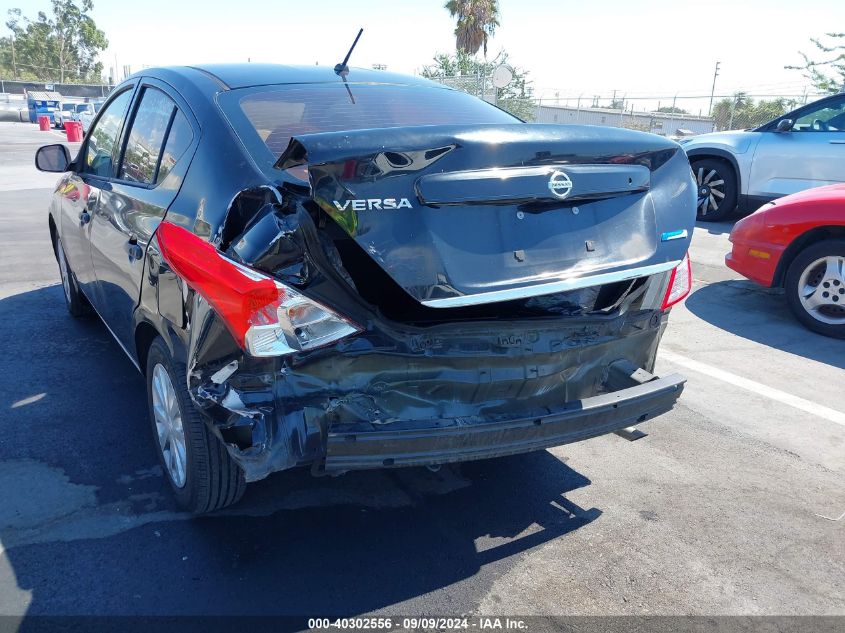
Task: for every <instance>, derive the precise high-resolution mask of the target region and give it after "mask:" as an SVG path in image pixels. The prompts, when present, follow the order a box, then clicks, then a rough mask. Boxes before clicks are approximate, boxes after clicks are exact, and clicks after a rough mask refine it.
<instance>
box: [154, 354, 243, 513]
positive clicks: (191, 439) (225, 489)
mask: <svg viewBox="0 0 845 633" xmlns="http://www.w3.org/2000/svg"><path fill="white" fill-rule="evenodd" d="M146 373H147V405H148V407H149V411H150V422H151V424H152V430H153V438H154V441H155V444H156V447H157V449H158V450H157V453H158V457H159V462H160V463H161V466H162V468H163V469H164V476H165V478H166V479H167V481H168V483H169V484H170V488H171V489H172V490H173V494H174V496H175V497H176V502H177V503H178V504H179V506H180V507H181V508H182V509H184V510H187V511H188V512H192V513H195V514H202V513H205V512H212V511H214V510H219V509H220V508H225V507H226V506H229V505H232V504H233V503H235V502H237V501H238V500H239V499H240V498H241V497H242V496H243V494H244V491H245V490H246V481H245V480H244V474H243V471H242V470H241V469H240V467H239V466H238V465H237V464H236V463H235V462H234V460H232V458H231V457H230V456H229V453H228V451H227V450H226V447H225V446H223V444H222V443H221V442H220V440H219V439H218V438H217V437H215V436H214V435H213V434H212V433H211V431H210V430H209V429H208V427H207V426H206V423H205V421H204V420H203V419H202V416H201V415H200V413H199V412H198V411H197V409H196V408H195V407H194V404H193V402H192V401H191V397H190V394H189V393H188V387H187V384H188V381H187V377H186V374H185V365H184V364H183V363H180V362H179V361H177V360H175V359H173V357H172V356H171V355H170V350H169V349H168V348H167V345H165V343H164V340H163V339H162V338H161V337H158V338H156V339H155V340H154V341H153V343H152V345H151V346H150V350H149V353H148V354H147V367H146Z"/></svg>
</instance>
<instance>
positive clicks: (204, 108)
mask: <svg viewBox="0 0 845 633" xmlns="http://www.w3.org/2000/svg"><path fill="white" fill-rule="evenodd" d="M239 77H240V78H241V79H238V78H239ZM352 77H354V79H355V80H356V81H364V82H365V81H381V82H384V81H388V82H389V81H400V80H399V79H396V78H395V77H388V76H387V75H386V74H384V73H381V72H375V71H363V70H361V71H359V70H354V71H353V73H352V74H351V77H350V78H352ZM288 81H291V82H305V83H307V82H311V81H340V80H339V79H338V78H337V77H336V76H333V75H332V74H330V73H329V72H327V71H326V70H324V69H288V68H285V67H277V66H265V67H260V66H258V65H251V66H250V65H247V66H238V67H228V68H227V67H207V68H205V69H194V68H180V69H157V70H151V71H145V72H144V74H143V75H142V76H140V77H136V78H132V79H130V80H129V81H128V82H127V83H125V84H124V86H122V87H129V89H132V90H135V91H137V89H138V86H139V85H141V84H143V83H144V82H149V83H150V84H152V85H156V86H157V87H159V88H160V89H162V90H164V92H165V93H166V94H168V95H169V96H171V98H173V99H174V101H176V103H177V105H178V106H179V107H180V108H182V109H183V112H184V113H185V114H186V115H188V116H189V119H190V121H191V124H192V126H193V128H194V132H195V133H194V142H193V145H192V146H191V149H190V151H189V152H188V153H187V154H188V155H187V156H186V157H184V158H183V159H182V161H181V162H180V165H179V166H178V167H179V171H178V172H177V175H178V183H177V182H176V177H174V181H173V182H172V183H170V184H169V185H168V186H165V187H161V186H160V187H159V188H152V189H149V188H145V190H144V191H140V189H139V188H136V187H133V186H132V185H129V184H127V183H121V182H118V181H116V180H115V179H99V180H98V181H96V182H94V181H93V180H92V179H91V178H89V177H86V176H85V175H81V174H78V173H72V174H70V175H69V176H66V177H65V178H63V179H62V181H60V183H59V187H58V188H57V191H62V190H63V189H62V188H63V187H65V188H66V189H67V190H68V191H76V192H77V196H76V200H72V198H73V197H74V196H73V195H70V196H67V195H65V196H64V201H63V204H65V203H67V205H68V208H67V211H66V212H65V213H63V214H62V216H61V218H59V217H57V210H56V209H55V204H54V205H53V207H51V218H52V219H51V222H53V223H54V224H55V226H57V227H60V228H59V229H58V232H59V234H60V235H61V237H62V238H63V240H65V238H66V236H67V235H71V233H72V231H74V230H77V229H81V231H82V233H81V235H82V237H86V234H85V231H89V232H90V231H91V229H90V228H86V226H87V225H83V226H78V224H79V219H78V216H80V215H82V213H84V207H85V193H86V191H85V188H86V187H91V186H96V187H99V188H100V189H101V190H105V191H106V192H108V194H109V195H108V202H107V209H106V211H105V212H104V215H103V217H102V218H101V219H99V220H95V221H96V222H100V226H101V234H102V235H103V237H104V241H103V243H102V244H99V245H95V250H94V251H93V252H94V253H96V254H95V255H94V257H96V260H95V259H93V258H92V265H91V269H90V272H88V271H86V273H85V274H84V276H83V278H80V284H81V286H82V288H83V291H84V292H85V294H86V296H88V297H89V299H91V300H92V303H93V304H94V306H95V307H96V308H97V309H98V312H100V313H101V316H103V317H104V319H105V320H106V324H107V325H108V326H109V328H110V329H112V330H113V333H114V334H115V336H116V338H117V339H118V341H119V342H120V343H121V345H122V346H123V347H124V349H125V351H126V352H127V354H128V355H129V356H130V358H131V359H132V360H133V362H135V363H136V365H138V366H139V368H140V369H141V370H142V371H144V369H145V367H144V365H145V353H146V346H147V345H148V344H149V342H150V341H151V339H152V338H153V337H154V336H155V335H161V336H162V337H163V338H164V340H165V342H166V343H167V345H168V347H169V349H170V351H171V354H172V355H173V356H174V358H176V359H179V360H182V361H184V362H185V363H186V365H187V368H188V382H189V385H188V386H189V389H190V392H191V395H192V397H193V398H194V401H195V402H196V404H197V405H198V406H199V407H200V409H201V410H203V411H204V412H205V413H206V414H207V416H208V421H209V425H210V427H211V429H212V430H213V431H214V432H215V433H216V434H217V435H218V436H219V437H221V438H222V439H223V441H224V442H225V443H226V446H227V448H228V450H229V452H230V453H231V454H232V455H233V456H234V457H235V458H236V460H237V461H238V463H239V464H240V465H241V466H242V467H243V469H244V471H245V476H246V479H247V480H255V479H260V478H262V477H264V476H266V475H267V474H269V473H270V472H273V471H275V470H280V469H282V468H287V467H290V466H293V465H295V464H301V463H315V464H316V465H317V466H318V467H320V466H323V463H322V460H323V458H324V457H325V451H326V446H327V442H328V437H329V435H330V432H332V433H335V436H337V433H347V434H350V433H351V434H352V435H354V434H359V433H361V432H362V431H366V430H372V429H384V428H386V425H393V426H390V427H389V428H392V429H393V428H395V429H396V430H398V431H404V430H408V428H409V427H410V428H422V429H425V428H426V427H428V428H434V427H437V428H443V427H451V428H458V427H461V426H466V425H471V424H478V423H483V422H492V421H495V422H498V423H502V422H505V423H506V422H507V420H508V419H510V418H513V417H514V415H515V414H520V415H524V414H526V413H528V414H529V415H536V416H538V419H542V418H543V417H544V416H548V415H549V414H553V413H555V404H556V403H558V404H559V403H560V402H561V400H562V401H563V402H566V403H569V405H568V406H572V405H573V403H574V404H575V405H577V400H578V399H579V398H584V397H589V396H591V395H595V393H597V392H601V391H611V390H612V389H614V388H618V385H617V386H616V387H612V386H611V385H610V383H609V375H610V374H609V369H608V368H609V367H610V366H611V365H612V364H613V363H614V362H616V361H618V360H619V359H620V358H624V359H626V360H627V361H629V362H631V363H633V364H634V365H636V366H637V367H641V368H644V369H646V370H649V371H650V370H652V369H653V363H654V356H655V353H656V349H657V344H658V342H659V339H660V335H661V333H662V330H663V328H664V327H665V324H666V314H665V313H661V312H660V310H659V309H658V307H659V302H660V298H661V297H662V296H663V293H664V292H665V289H666V286H667V283H668V275H666V274H664V275H654V276H652V277H651V278H649V279H648V280H647V281H646V282H645V283H644V284H642V286H641V287H640V288H638V289H637V291H636V292H632V293H631V296H630V297H628V299H627V302H626V304H625V305H624V306H623V307H622V308H620V309H618V310H617V311H616V312H615V313H614V314H606V315H597V316H594V315H591V316H590V317H589V318H583V319H578V318H575V319H562V318H551V319H548V318H547V319H539V320H533V321H531V322H530V323H527V322H526V321H525V320H524V319H504V320H502V319H495V318H489V317H488V318H486V319H476V320H474V321H471V322H467V323H462V324H460V326H459V327H454V326H450V325H447V324H435V325H429V326H425V327H419V326H415V325H413V324H407V323H405V324H399V323H395V322H392V321H391V320H389V319H386V318H384V317H383V316H382V315H381V314H379V312H378V311H377V310H374V309H373V307H372V306H370V305H367V303H366V302H365V301H363V300H362V299H361V297H360V296H359V295H358V294H357V293H356V292H355V291H354V289H353V288H352V287H351V286H350V284H349V283H348V279H346V278H345V277H344V276H343V274H342V273H341V272H340V271H339V270H338V267H337V265H336V264H337V262H336V261H333V260H332V258H331V257H330V256H329V255H327V253H326V252H325V251H324V249H322V248H320V236H319V230H318V226H317V225H315V223H314V221H313V220H312V216H311V214H310V213H309V210H308V208H307V207H308V203H307V199H308V192H307V189H306V188H303V185H302V183H301V181H298V180H297V179H295V178H293V177H290V176H289V175H288V174H287V173H286V172H285V171H279V172H278V179H277V180H276V181H274V182H268V178H267V176H266V174H265V173H263V172H262V169H261V168H260V167H259V166H258V165H257V164H256V162H255V160H254V159H253V158H252V157H251V156H250V155H249V154H248V153H247V152H245V151H244V149H243V147H242V145H241V144H240V141H239V140H238V138H237V136H236V134H235V132H234V131H233V130H232V129H231V127H230V126H229V125H228V122H227V121H226V119H225V117H224V116H223V115H222V114H221V111H220V110H219V108H218V107H217V106H216V103H215V100H216V95H217V94H218V93H219V92H220V91H221V90H226V89H228V88H229V87H237V86H250V85H255V84H261V83H265V84H270V83H285V82H288ZM401 81H402V82H403V83H408V82H414V81H417V82H418V83H420V84H421V85H426V84H425V82H423V81H421V80H414V79H410V78H406V77H402V78H401ZM122 87H119V88H118V90H116V91H115V94H117V92H119V91H120V90H121V88H122ZM432 89H443V88H441V87H436V86H434V85H432ZM134 107H135V104H134V103H133V105H132V108H134ZM104 109H105V108H101V111H100V114H102V112H103V111H104ZM98 119H99V115H98ZM96 123H97V120H95V121H94V122H93V124H92V125H96ZM121 137H122V134H121ZM121 142H122V141H121ZM85 147H86V144H83V146H82V149H81V150H80V154H79V156H80V157H81V156H84V151H85ZM79 161H80V159H79V158H78V159H77V162H79ZM189 167H190V169H189ZM73 169H74V170H75V171H78V165H75V166H73ZM128 193H134V194H136V195H137V197H138V198H145V197H147V196H149V198H148V199H147V200H144V203H142V204H136V203H122V202H120V201H123V200H126V198H125V196H126V195H127V194H128ZM174 193H175V197H173V194H174ZM138 194H140V195H138ZM121 207H122V208H121ZM242 207H243V208H244V209H245V211H243V213H241V211H239V209H241V208H242ZM693 208H694V207H693ZM165 212H166V217H167V220H168V221H169V222H172V223H174V224H177V225H180V226H183V227H185V228H187V229H189V230H191V231H192V232H194V233H195V234H197V235H199V236H201V237H203V238H205V239H208V240H210V241H212V242H213V243H215V244H217V245H218V247H220V248H224V249H226V250H227V252H229V254H230V255H231V256H233V257H234V258H236V259H242V260H244V261H247V260H248V261H249V262H250V263H252V264H253V265H256V267H259V268H260V267H262V264H263V265H264V267H269V268H272V269H274V272H275V273H276V274H277V275H278V276H279V278H280V279H281V280H283V281H285V282H286V283H291V284H294V285H296V286H299V287H307V292H308V294H309V295H310V296H312V297H314V298H315V299H318V300H320V301H323V302H324V303H326V304H328V305H332V306H338V305H340V306H343V311H344V314H345V315H346V316H348V317H349V318H351V319H353V320H355V321H356V322H359V323H362V324H365V326H366V331H365V332H364V333H362V334H361V335H358V336H355V337H352V338H350V339H348V340H342V341H340V342H338V343H336V344H334V345H332V346H330V347H327V348H322V349H317V350H313V351H311V352H308V353H297V354H292V355H290V356H287V357H284V358H270V359H258V358H253V357H250V356H248V355H246V354H244V353H243V351H242V350H240V349H239V348H238V346H237V345H236V343H235V341H234V340H233V339H232V337H231V335H230V334H229V332H228V330H227V329H226V327H225V326H224V325H223V323H222V322H221V320H220V319H219V317H218V316H217V315H216V313H215V312H214V311H213V310H212V309H210V307H209V305H208V304H207V303H206V302H205V300H204V299H203V298H202V297H200V296H199V295H198V294H196V293H195V292H193V291H192V290H191V289H190V288H188V287H187V286H186V285H185V284H184V283H183V282H182V280H180V279H178V278H177V277H176V276H175V275H174V274H173V273H172V271H170V270H169V268H168V267H167V265H166V263H165V262H163V261H162V257H161V254H160V250H159V248H158V245H157V241H156V238H155V235H154V230H155V226H156V225H157V223H158V222H159V221H160V220H161V219H162V217H163V215H164V213H165ZM95 216H96V213H95ZM693 216H694V213H693ZM261 222H264V230H267V227H271V228H272V229H273V230H276V231H277V232H278V234H279V235H280V236H281V239H279V240H278V241H276V242H275V244H276V246H277V247H278V248H277V250H276V251H274V252H268V249H267V248H266V246H267V242H266V241H264V242H262V243H260V244H259V243H253V244H252V245H251V248H252V250H250V248H249V247H250V240H251V239H255V238H256V237H257V236H258V235H261V231H259V230H258V228H257V227H259V225H260V223H261ZM681 223H683V222H681ZM689 224H690V226H691V224H692V222H691V221H690V222H689ZM68 227H72V228H68ZM66 230H67V231H68V233H65V231H66ZM251 231H256V232H255V233H254V234H253V236H252V238H250V233H251ZM89 234H90V233H89ZM133 236H134V237H135V240H136V241H137V243H138V245H139V246H141V248H142V249H143V250H144V251H145V253H144V258H143V261H135V262H128V257H127V258H126V259H125V260H123V259H122V256H121V255H120V253H121V252H122V253H124V254H126V248H125V247H126V244H127V243H128V242H129V240H130V238H131V237H133ZM264 237H265V238H266V235H265V236H264ZM262 239H264V238H262ZM233 244H234V246H233ZM238 244H239V246H238ZM236 246H237V248H236ZM683 250H685V245H684V247H683V248H680V249H679V252H681V251H683ZM249 253H251V254H249ZM94 261H96V262H101V263H102V264H103V265H106V264H108V263H109V262H112V263H114V264H120V268H122V269H123V270H122V271H120V272H115V274H114V276H113V277H111V278H110V277H108V276H103V279H100V278H99V277H98V276H97V275H96V274H95V271H94V263H93V262H94ZM142 265H143V267H142ZM75 272H76V270H75ZM136 282H140V287H138V286H136V285H133V284H135V283H136ZM129 306H135V307H134V311H133V312H132V316H131V320H128V319H127V320H126V321H124V323H131V326H126V327H125V329H124V325H121V323H120V321H121V320H123V319H126V317H127V314H128V308H129ZM537 354H540V356H541V358H542V362H534V361H536V360H538V359H537V358H534V357H536V356H537ZM526 358H529V359H533V360H532V362H530V363H528V364H526ZM221 376H222V377H223V378H222V379H221ZM562 377H563V378H564V379H563V380H561V378H562ZM444 386H449V387H448V388H447V390H446V392H444ZM682 386H683V379H682V378H680V377H675V379H674V381H673V382H672V390H673V391H674V393H675V396H674V398H677V395H679V393H680V390H681V389H682ZM453 387H454V389H455V391H454V392H450V391H449V389H451V388H453ZM629 387H634V383H631V385H629ZM444 393H445V396H446V397H444ZM541 394H547V395H546V396H544V397H539V398H537V399H536V401H534V398H533V396H537V395H541ZM620 397H621V396H620ZM462 398H463V399H464V400H463V401H462V400H461V399H462ZM514 399H515V400H514ZM532 401H533V404H532V405H531V406H532V407H534V408H533V409H531V410H530V411H529V410H526V409H525V404H526V402H532ZM673 401H674V400H673ZM515 405H516V406H515ZM640 409H642V407H640ZM557 413H560V412H559V411H558V412H557ZM642 415H645V414H643V413H642V412H641V411H640V412H636V415H634V417H633V418H631V419H625V420H620V421H619V425H620V426H627V425H628V424H629V423H631V422H634V421H636V420H637V419H639V418H640V417H642ZM352 435H347V437H352ZM350 441H351V440H350ZM455 441H457V444H455V452H454V455H457V456H458V457H460V456H461V455H462V453H461V451H460V448H459V445H460V442H461V440H460V436H456V438H455ZM546 445H549V444H546ZM541 446H542V444H541V445H538V446H536V447H541ZM536 447H535V448H536ZM504 452H507V451H504ZM511 452H512V451H511ZM493 454H503V451H502V450H499V451H498V452H496V451H491V452H488V453H485V454H481V455H476V456H480V457H483V456H490V455H493ZM454 455H453V457H454ZM383 457H384V460H386V461H384V460H383V463H388V464H389V463H390V456H383ZM464 457H465V458H469V457H471V455H469V454H464ZM441 461H443V460H441ZM329 466H331V464H329ZM329 469H330V470H331V469H332V468H331V467H330V468H329Z"/></svg>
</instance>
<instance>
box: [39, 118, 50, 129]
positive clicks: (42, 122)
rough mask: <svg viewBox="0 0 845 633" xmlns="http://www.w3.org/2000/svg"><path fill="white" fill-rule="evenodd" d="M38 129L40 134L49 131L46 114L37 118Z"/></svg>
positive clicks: (48, 119)
mask: <svg viewBox="0 0 845 633" xmlns="http://www.w3.org/2000/svg"><path fill="white" fill-rule="evenodd" d="M38 128H39V129H40V130H41V131H42V132H49V131H50V117H48V116H47V115H46V114H42V115H40V116H39V117H38Z"/></svg>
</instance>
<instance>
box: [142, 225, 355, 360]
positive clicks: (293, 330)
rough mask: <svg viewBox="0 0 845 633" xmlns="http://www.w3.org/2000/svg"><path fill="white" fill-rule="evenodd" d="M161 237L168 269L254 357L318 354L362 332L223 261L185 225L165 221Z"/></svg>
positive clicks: (277, 284) (275, 284) (276, 284)
mask: <svg viewBox="0 0 845 633" xmlns="http://www.w3.org/2000/svg"><path fill="white" fill-rule="evenodd" d="M156 236H157V237H158V245H159V248H160V249H161V255H162V257H163V258H164V261H165V262H167V264H168V266H170V268H171V269H172V270H173V272H174V273H176V274H177V275H178V276H179V277H181V278H182V279H183V280H184V281H185V283H186V284H188V286H189V287H191V288H193V290H194V291H195V292H197V293H198V294H199V295H201V296H202V297H203V298H204V299H205V300H206V301H208V303H209V304H210V305H211V307H212V308H214V310H215V311H216V312H217V314H218V315H219V316H220V318H222V319H223V322H224V323H225V324H226V327H228V328H229V331H230V332H231V333H232V336H233V337H234V338H235V341H236V342H237V343H238V345H239V346H240V347H241V348H243V349H245V350H246V351H248V352H249V353H250V354H252V355H253V356H279V355H283V354H290V353H292V352H297V351H302V350H307V349H313V348H315V347H320V346H322V345H327V344H328V343H331V342H333V341H336V340H338V339H340V338H343V337H344V336H348V335H350V334H354V333H355V332H357V331H359V329H360V328H358V327H357V326H355V325H353V324H352V323H350V322H349V321H347V320H346V319H344V318H343V317H341V316H339V315H337V314H335V313H334V312H332V311H331V310H329V309H328V308H326V307H325V306H323V305H321V304H319V303H317V302H316V301H313V300H312V299H309V298H308V297H306V296H304V295H303V294H302V293H300V292H298V291H297V290H294V289H293V288H289V287H288V286H285V285H284V284H282V283H280V282H278V281H276V280H275V279H271V278H270V277H267V276H266V275H263V274H261V273H259V272H258V271H255V270H252V269H251V268H248V267H246V266H243V265H241V264H238V263H237V262H235V261H232V260H230V259H228V258H226V257H224V256H223V255H222V254H221V253H220V252H219V251H218V250H217V249H216V248H215V247H214V245H213V244H210V243H209V242H206V241H205V240H203V239H202V238H200V237H198V236H196V235H194V234H193V233H191V232H190V231H188V230H186V229H183V228H182V227H180V226H176V225H175V224H172V223H170V222H162V223H161V224H160V225H159V227H158V231H157V233H156Z"/></svg>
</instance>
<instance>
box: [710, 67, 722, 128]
mask: <svg viewBox="0 0 845 633" xmlns="http://www.w3.org/2000/svg"><path fill="white" fill-rule="evenodd" d="M720 63H721V62H716V70H715V71H714V72H713V87H712V88H711V89H710V107H709V108H707V112H709V113H710V116H713V95H714V94H716V77H718V76H719V64H720Z"/></svg>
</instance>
